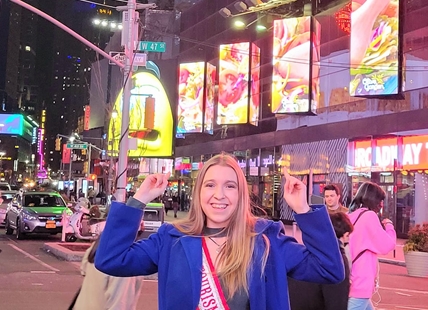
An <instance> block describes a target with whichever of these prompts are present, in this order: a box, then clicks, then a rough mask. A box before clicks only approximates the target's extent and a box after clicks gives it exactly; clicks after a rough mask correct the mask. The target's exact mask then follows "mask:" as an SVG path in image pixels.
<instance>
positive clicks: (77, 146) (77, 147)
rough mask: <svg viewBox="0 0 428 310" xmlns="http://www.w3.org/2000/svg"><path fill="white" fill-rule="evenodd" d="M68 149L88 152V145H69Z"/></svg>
mask: <svg viewBox="0 0 428 310" xmlns="http://www.w3.org/2000/svg"><path fill="white" fill-rule="evenodd" d="M67 148H68V149H78V150H86V149H87V148H88V145H87V144H86V143H74V144H73V143H67Z"/></svg>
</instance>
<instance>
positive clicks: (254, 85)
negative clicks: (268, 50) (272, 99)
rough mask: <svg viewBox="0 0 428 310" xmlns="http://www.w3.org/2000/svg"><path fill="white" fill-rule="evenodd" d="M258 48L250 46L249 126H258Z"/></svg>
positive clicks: (253, 45)
mask: <svg viewBox="0 0 428 310" xmlns="http://www.w3.org/2000/svg"><path fill="white" fill-rule="evenodd" d="M259 106H260V47H258V46H257V45H255V44H254V43H252V44H251V88H250V124H252V125H254V126H258V125H259Z"/></svg>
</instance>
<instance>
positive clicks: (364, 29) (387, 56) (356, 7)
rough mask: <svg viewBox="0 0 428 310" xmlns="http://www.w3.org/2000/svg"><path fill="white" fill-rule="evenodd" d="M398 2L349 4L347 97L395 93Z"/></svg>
mask: <svg viewBox="0 0 428 310" xmlns="http://www.w3.org/2000/svg"><path fill="white" fill-rule="evenodd" d="M398 25H399V0H377V1H367V0H358V1H355V0H354V1H352V13H351V46H350V63H351V69H350V74H351V82H350V85H349V94H350V95H351V96H373V95H375V96H379V95H395V94H398V93H399V85H400V83H399V80H400V75H399V40H400V35H399V32H400V31H399V27H398Z"/></svg>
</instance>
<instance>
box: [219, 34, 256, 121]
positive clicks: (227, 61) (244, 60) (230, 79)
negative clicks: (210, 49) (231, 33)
mask: <svg viewBox="0 0 428 310" xmlns="http://www.w3.org/2000/svg"><path fill="white" fill-rule="evenodd" d="M249 55H250V43H249V42H245V43H234V44H223V45H220V55H219V58H220V60H219V81H218V82H219V85H218V104H217V124H219V125H228V124H245V123H247V122H248V94H249V92H248V85H249V73H250V72H249V70H250V57H249Z"/></svg>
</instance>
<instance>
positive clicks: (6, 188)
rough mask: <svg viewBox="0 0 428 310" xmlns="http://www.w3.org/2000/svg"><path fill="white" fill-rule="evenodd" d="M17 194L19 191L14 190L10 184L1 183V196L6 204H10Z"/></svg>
mask: <svg viewBox="0 0 428 310" xmlns="http://www.w3.org/2000/svg"><path fill="white" fill-rule="evenodd" d="M17 192H18V191H17V190H16V189H12V187H11V186H10V184H9V183H7V182H0V194H1V198H2V199H3V201H4V202H6V203H8V202H9V201H11V200H12V198H13V197H15V195H16V193H17Z"/></svg>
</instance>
